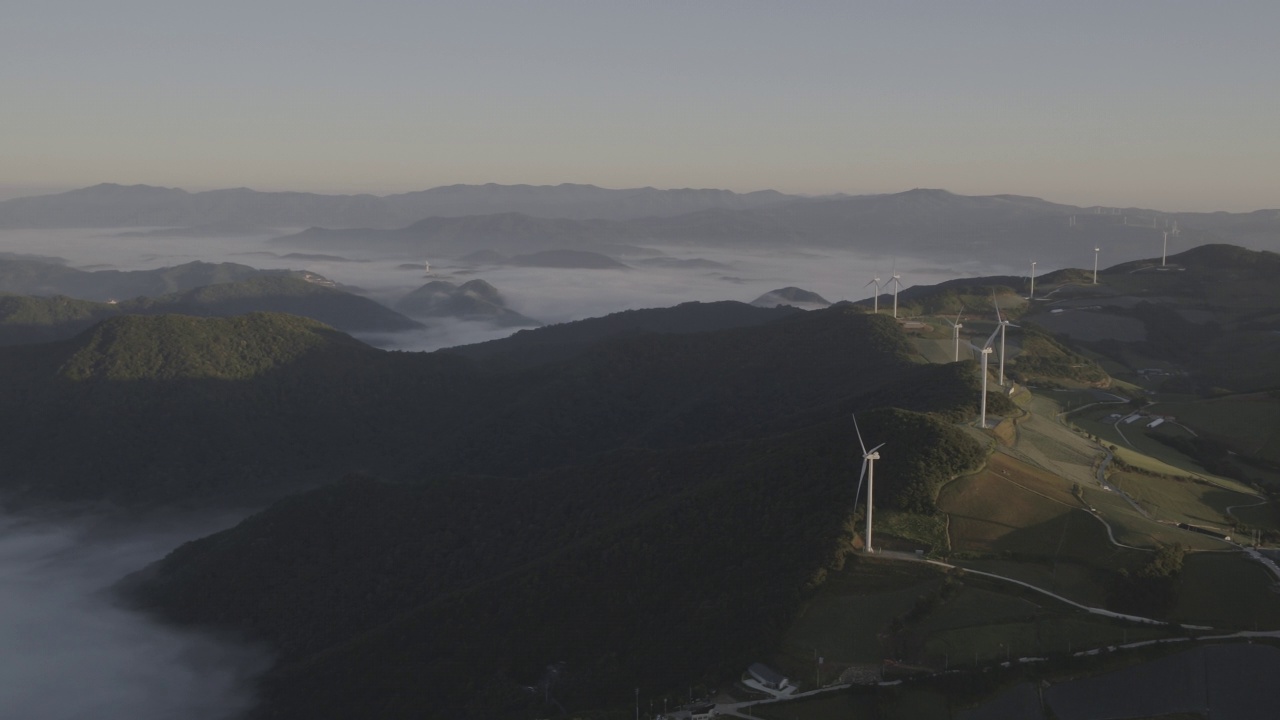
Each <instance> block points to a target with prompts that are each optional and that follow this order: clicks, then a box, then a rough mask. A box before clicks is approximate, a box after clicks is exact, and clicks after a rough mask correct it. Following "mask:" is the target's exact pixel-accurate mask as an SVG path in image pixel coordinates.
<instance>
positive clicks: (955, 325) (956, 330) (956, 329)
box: [943, 307, 964, 362]
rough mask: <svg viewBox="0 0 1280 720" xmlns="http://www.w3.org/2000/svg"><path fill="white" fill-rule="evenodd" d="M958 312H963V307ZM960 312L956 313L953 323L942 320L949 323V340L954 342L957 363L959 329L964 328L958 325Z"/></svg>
mask: <svg viewBox="0 0 1280 720" xmlns="http://www.w3.org/2000/svg"><path fill="white" fill-rule="evenodd" d="M960 312H964V308H963V307H961V308H960ZM960 312H958V313H956V319H955V322H952V321H951V318H943V320H946V321H947V322H949V323H951V338H952V339H953V340H955V341H956V357H955V359H956V361H957V362H958V361H959V360H960V328H962V327H964V325H961V324H960Z"/></svg>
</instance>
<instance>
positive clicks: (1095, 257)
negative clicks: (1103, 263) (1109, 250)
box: [1093, 247, 1102, 285]
mask: <svg viewBox="0 0 1280 720" xmlns="http://www.w3.org/2000/svg"><path fill="white" fill-rule="evenodd" d="M1100 252H1102V248H1100V247H1096V248H1094V249H1093V284H1094V285H1097V284H1098V253H1100Z"/></svg>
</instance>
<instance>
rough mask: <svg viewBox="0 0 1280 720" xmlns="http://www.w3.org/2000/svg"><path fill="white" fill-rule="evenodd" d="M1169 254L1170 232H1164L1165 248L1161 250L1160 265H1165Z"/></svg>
mask: <svg viewBox="0 0 1280 720" xmlns="http://www.w3.org/2000/svg"><path fill="white" fill-rule="evenodd" d="M1168 254H1169V233H1165V234H1164V249H1162V250H1161V251H1160V267H1164V259H1165V257H1166V256H1167V255H1168Z"/></svg>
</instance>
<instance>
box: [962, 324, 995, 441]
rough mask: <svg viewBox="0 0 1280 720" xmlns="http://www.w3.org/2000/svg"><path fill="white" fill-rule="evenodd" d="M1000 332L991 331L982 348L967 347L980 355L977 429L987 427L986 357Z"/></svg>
mask: <svg viewBox="0 0 1280 720" xmlns="http://www.w3.org/2000/svg"><path fill="white" fill-rule="evenodd" d="M998 332H1000V328H998V327H997V328H996V329H995V330H992V331H991V337H989V338H987V342H986V343H984V344H983V346H982V347H978V346H977V345H974V344H973V343H969V346H970V347H972V348H973V349H974V350H977V351H978V352H979V353H981V355H982V397H981V398H980V400H979V402H978V408H979V410H978V427H981V428H986V427H987V356H988V355H990V354H991V343H992V342H994V341H995V339H996V333H998Z"/></svg>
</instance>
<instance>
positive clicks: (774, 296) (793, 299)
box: [751, 287, 831, 309]
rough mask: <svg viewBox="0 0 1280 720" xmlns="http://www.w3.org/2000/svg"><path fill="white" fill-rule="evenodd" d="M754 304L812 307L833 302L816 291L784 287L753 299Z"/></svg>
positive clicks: (820, 306) (825, 305) (762, 305)
mask: <svg viewBox="0 0 1280 720" xmlns="http://www.w3.org/2000/svg"><path fill="white" fill-rule="evenodd" d="M751 304H752V305H755V306H757V307H777V306H779V305H791V306H793V307H798V308H803V309H812V308H822V307H827V306H829V305H830V304H831V303H830V302H829V301H828V300H827V299H826V298H824V297H822V296H821V295H819V294H818V293H816V292H810V291H808V290H802V289H801V288H798V287H784V288H778V289H777V290H770V291H769V292H767V293H765V294H763V295H761V296H760V297H758V298H756V299H755V300H752V301H751Z"/></svg>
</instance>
